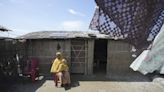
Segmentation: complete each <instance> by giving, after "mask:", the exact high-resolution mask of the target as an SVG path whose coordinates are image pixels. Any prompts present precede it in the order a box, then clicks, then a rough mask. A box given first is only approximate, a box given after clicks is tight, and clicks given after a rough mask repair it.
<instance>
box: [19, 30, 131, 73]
mask: <svg viewBox="0 0 164 92" xmlns="http://www.w3.org/2000/svg"><path fill="white" fill-rule="evenodd" d="M16 39H19V40H21V39H22V40H24V42H25V46H26V47H25V53H26V54H25V55H26V56H27V58H38V60H39V62H40V73H41V74H43V75H50V72H49V71H50V66H51V64H52V60H53V59H54V57H55V53H56V52H57V51H61V52H62V53H63V54H64V57H65V58H66V59H67V61H68V62H69V65H70V71H71V73H75V74H83V75H94V74H98V73H100V74H102V75H104V76H106V75H107V76H114V75H118V74H122V75H125V74H129V73H132V72H133V71H132V70H131V69H129V66H130V64H131V63H132V61H133V60H132V57H131V47H132V46H131V45H130V44H128V43H125V42H122V41H121V39H117V40H113V39H112V38H111V37H109V36H108V35H105V34H100V33H99V32H89V31H87V32H86V31H40V32H32V33H28V34H26V35H23V36H20V37H17V38H16Z"/></svg>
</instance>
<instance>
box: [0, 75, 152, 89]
mask: <svg viewBox="0 0 164 92" xmlns="http://www.w3.org/2000/svg"><path fill="white" fill-rule="evenodd" d="M42 77H43V76H42ZM71 80H72V83H71V85H70V86H66V87H64V89H65V91H67V90H70V89H71V88H75V87H79V86H80V82H81V81H89V82H95V81H102V82H151V79H150V76H144V75H141V74H139V73H136V74H133V75H131V74H126V75H125V74H124V75H121V74H120V75H118V74H117V75H114V74H113V75H111V76H105V75H101V74H100V75H99V74H97V75H92V76H85V75H75V74H74V75H72V76H71ZM51 87H53V88H54V89H53V90H56V87H55V83H54V82H53V79H52V77H44V78H41V79H40V78H39V80H38V81H36V82H32V81H31V80H29V79H28V78H19V79H16V80H8V81H3V83H2V82H1V85H0V92H37V91H38V92H40V91H39V90H46V89H44V88H51ZM43 92H44V91H43ZM47 92H48V91H47Z"/></svg>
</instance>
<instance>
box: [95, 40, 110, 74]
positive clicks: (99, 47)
mask: <svg viewBox="0 0 164 92" xmlns="http://www.w3.org/2000/svg"><path fill="white" fill-rule="evenodd" d="M106 68H107V40H105V39H97V40H95V44H94V63H93V73H94V74H96V75H97V74H106Z"/></svg>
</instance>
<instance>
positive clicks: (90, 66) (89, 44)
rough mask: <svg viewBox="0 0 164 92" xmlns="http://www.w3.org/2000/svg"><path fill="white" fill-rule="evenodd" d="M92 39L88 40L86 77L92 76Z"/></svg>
mask: <svg viewBox="0 0 164 92" xmlns="http://www.w3.org/2000/svg"><path fill="white" fill-rule="evenodd" d="M93 58H94V39H89V40H88V75H93Z"/></svg>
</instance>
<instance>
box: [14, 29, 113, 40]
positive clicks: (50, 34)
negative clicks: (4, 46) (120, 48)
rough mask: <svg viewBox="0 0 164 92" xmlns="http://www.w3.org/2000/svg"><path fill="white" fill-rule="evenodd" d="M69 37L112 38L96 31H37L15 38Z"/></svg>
mask: <svg viewBox="0 0 164 92" xmlns="http://www.w3.org/2000/svg"><path fill="white" fill-rule="evenodd" d="M71 38H101V39H112V38H111V37H109V36H108V35H105V34H100V33H99V32H96V31H92V32H91V31H39V32H32V33H28V34H26V35H22V36H19V37H17V39H71Z"/></svg>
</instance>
